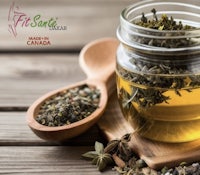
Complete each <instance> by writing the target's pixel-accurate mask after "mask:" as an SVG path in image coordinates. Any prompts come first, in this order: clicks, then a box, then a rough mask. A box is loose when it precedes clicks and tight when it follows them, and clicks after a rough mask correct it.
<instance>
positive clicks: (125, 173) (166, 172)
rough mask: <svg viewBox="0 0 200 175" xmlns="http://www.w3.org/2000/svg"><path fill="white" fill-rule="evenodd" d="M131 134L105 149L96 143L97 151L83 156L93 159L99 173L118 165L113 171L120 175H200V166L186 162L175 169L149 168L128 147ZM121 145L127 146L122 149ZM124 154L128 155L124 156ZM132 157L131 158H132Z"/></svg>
mask: <svg viewBox="0 0 200 175" xmlns="http://www.w3.org/2000/svg"><path fill="white" fill-rule="evenodd" d="M130 138H131V134H126V135H124V136H123V137H122V138H121V139H116V140H112V141H110V142H109V143H108V144H107V146H106V147H105V148H104V146H103V144H102V143H99V142H96V143H95V151H89V152H87V153H85V154H83V155H82V156H83V157H84V158H86V159H91V160H92V163H93V164H95V165H97V167H98V170H99V171H103V170H105V168H106V167H107V166H108V165H109V166H110V165H112V164H113V160H114V162H115V164H116V166H114V168H113V170H115V171H116V172H117V173H118V174H120V175H200V164H199V163H198V162H197V163H192V164H187V163H186V162H182V163H180V165H179V166H177V167H174V168H167V167H163V168H162V169H161V170H159V171H156V170H154V169H151V168H150V167H148V165H147V164H146V163H145V162H144V160H142V159H140V158H139V157H138V156H137V155H136V154H135V153H134V151H133V150H132V149H130V147H129V146H128V142H129V141H130ZM121 143H124V144H125V145H126V146H125V147H123V151H120V150H122V149H121V148H120V147H121ZM124 152H126V153H128V154H126V155H125V154H124ZM130 155H131V156H130Z"/></svg>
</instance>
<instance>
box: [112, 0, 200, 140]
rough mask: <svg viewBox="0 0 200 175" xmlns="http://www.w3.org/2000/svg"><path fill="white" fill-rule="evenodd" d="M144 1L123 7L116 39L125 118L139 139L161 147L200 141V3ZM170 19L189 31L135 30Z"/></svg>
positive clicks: (192, 1) (183, 0)
mask: <svg viewBox="0 0 200 175" xmlns="http://www.w3.org/2000/svg"><path fill="white" fill-rule="evenodd" d="M187 2H188V1H186V0H179V1H178V0H176V1H172V0H171V1H169V0H167V1H165V2H162V1H158V0H152V1H144V2H141V3H137V4H133V5H131V6H129V7H127V8H125V9H124V10H123V11H122V13H121V16H120V26H119V28H118V30H117V36H118V39H119V40H120V42H121V44H120V46H119V48H118V50H117V65H116V74H117V91H118V99H119V103H120V107H121V109H122V112H123V115H124V117H125V118H126V119H127V120H128V122H130V123H131V124H132V126H133V128H134V130H135V132H137V133H138V134H139V135H141V136H144V137H146V138H149V139H152V140H157V141H163V142H186V141H192V140H196V139H200V13H199V12H200V6H199V1H195V0H191V1H189V3H190V4H188V3H187ZM153 8H154V9H156V11H157V12H156V15H157V18H159V19H160V18H161V17H162V15H163V14H166V15H167V16H168V17H169V18H170V17H171V16H172V17H173V20H174V21H176V23H179V21H181V22H182V24H183V25H184V26H186V25H189V26H191V28H190V29H187V30H156V29H151V28H146V27H141V26H139V25H137V24H136V23H137V21H140V19H141V18H142V15H141V13H142V12H144V14H145V16H146V17H147V18H148V19H153V18H155V16H154V14H153V13H152V12H151V10H152V9H153Z"/></svg>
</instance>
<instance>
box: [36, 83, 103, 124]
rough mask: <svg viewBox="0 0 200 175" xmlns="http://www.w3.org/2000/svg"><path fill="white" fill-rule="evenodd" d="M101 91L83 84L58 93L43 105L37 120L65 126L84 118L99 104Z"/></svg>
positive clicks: (41, 122) (42, 122)
mask: <svg viewBox="0 0 200 175" xmlns="http://www.w3.org/2000/svg"><path fill="white" fill-rule="evenodd" d="M99 99H100V91H99V90H98V89H96V88H95V87H90V86H88V85H86V84H85V85H82V86H79V87H76V88H72V89H69V90H66V91H65V92H62V93H58V94H56V95H55V96H53V97H52V98H50V99H49V100H47V101H45V103H44V104H43V105H42V106H41V108H40V110H39V113H38V115H37V117H36V121H37V122H38V123H40V124H42V125H46V126H63V125H67V124H70V123H74V122H76V121H79V120H82V119H84V118H86V117H87V116H89V115H90V114H91V113H93V112H94V111H95V110H96V109H97V108H98V105H99Z"/></svg>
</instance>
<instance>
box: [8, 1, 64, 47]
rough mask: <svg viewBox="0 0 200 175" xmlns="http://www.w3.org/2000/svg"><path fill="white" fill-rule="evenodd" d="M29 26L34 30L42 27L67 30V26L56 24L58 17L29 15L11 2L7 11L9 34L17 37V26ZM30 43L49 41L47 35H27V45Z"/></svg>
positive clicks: (52, 29)
mask: <svg viewBox="0 0 200 175" xmlns="http://www.w3.org/2000/svg"><path fill="white" fill-rule="evenodd" d="M29 27H30V28H34V30H38V29H42V28H43V29H46V30H49V31H61V30H67V26H62V25H58V18H56V17H45V16H43V15H42V14H35V15H34V16H30V15H28V14H26V13H24V12H23V11H22V10H21V9H20V8H19V6H18V5H16V4H15V3H14V2H13V3H12V4H11V5H10V7H9V11H8V31H9V32H10V33H11V35H13V36H14V37H17V35H18V31H19V28H29ZM30 43H32V44H33V43H40V44H41V43H50V40H49V37H47V36H40V37H38V36H37V37H35V36H29V37H28V41H27V45H32V44H30ZM46 45H47V44H46ZM49 45H50V44H49Z"/></svg>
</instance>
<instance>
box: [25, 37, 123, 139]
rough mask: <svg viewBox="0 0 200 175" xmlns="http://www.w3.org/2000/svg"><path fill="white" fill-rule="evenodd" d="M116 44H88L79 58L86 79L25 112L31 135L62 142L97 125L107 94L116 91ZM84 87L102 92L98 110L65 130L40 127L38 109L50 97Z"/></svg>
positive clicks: (109, 40) (103, 41)
mask: <svg viewBox="0 0 200 175" xmlns="http://www.w3.org/2000/svg"><path fill="white" fill-rule="evenodd" d="M118 44H119V43H118V41H117V40H116V39H114V38H103V39H100V40H96V41H93V42H91V43H89V44H87V45H86V46H85V47H84V48H83V49H82V51H81V53H80V56H79V61H80V66H81V67H82V69H83V70H84V71H85V73H86V75H87V77H88V78H87V79H86V80H84V81H81V82H78V83H75V84H73V85H70V86H67V87H63V88H60V89H57V90H54V91H51V92H49V93H47V94H45V95H43V96H42V97H40V98H39V99H38V100H36V101H35V102H34V103H33V104H32V105H31V106H30V107H29V109H28V111H27V122H28V125H29V127H30V128H31V129H32V131H33V132H34V133H35V134H36V135H37V136H39V137H40V138H42V139H45V140H52V141H64V140H66V139H69V138H72V137H75V136H78V135H79V134H81V133H83V132H85V131H86V130H87V129H89V128H90V127H91V126H92V125H93V124H94V123H96V122H97V121H98V119H99V118H100V116H101V115H102V114H103V112H104V110H105V107H106V104H107V99H108V93H110V92H111V91H112V89H113V90H114V89H115V78H114V75H115V73H114V72H115V57H116V50H117V47H118ZM83 84H87V85H89V86H95V87H96V88H98V89H99V90H100V92H101V97H100V102H99V108H97V109H96V110H95V111H94V112H93V113H92V114H91V115H89V116H88V117H86V118H84V119H82V120H80V121H77V122H74V123H71V124H69V125H64V126H56V127H49V126H44V125H41V124H39V123H38V122H37V121H36V120H35V118H36V116H37V114H38V111H39V109H40V106H41V105H42V104H43V103H44V102H45V101H46V100H48V99H50V98H51V97H52V96H54V95H56V94H57V93H59V92H63V91H65V90H67V89H71V88H74V87H77V86H81V85H83Z"/></svg>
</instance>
